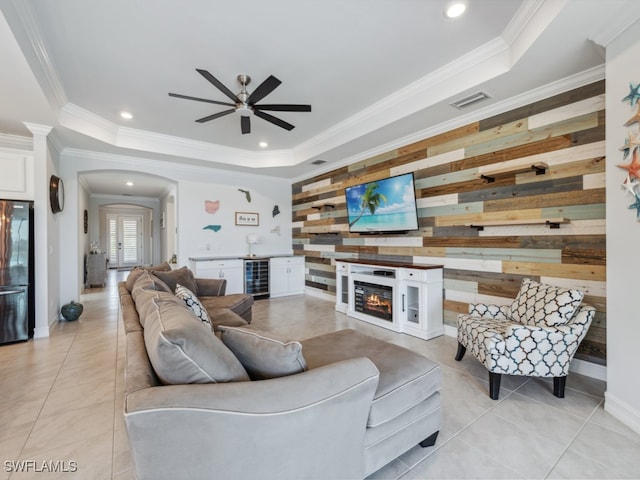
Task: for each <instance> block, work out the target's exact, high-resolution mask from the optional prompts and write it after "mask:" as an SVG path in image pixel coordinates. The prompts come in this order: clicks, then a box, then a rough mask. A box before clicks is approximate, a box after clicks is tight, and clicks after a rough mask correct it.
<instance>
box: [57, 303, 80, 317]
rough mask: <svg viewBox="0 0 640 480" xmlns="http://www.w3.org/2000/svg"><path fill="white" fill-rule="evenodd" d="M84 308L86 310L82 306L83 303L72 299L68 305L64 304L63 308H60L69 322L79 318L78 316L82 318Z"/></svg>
mask: <svg viewBox="0 0 640 480" xmlns="http://www.w3.org/2000/svg"><path fill="white" fill-rule="evenodd" d="M83 310H84V307H83V306H82V304H81V303H76V302H73V301H71V302H69V303H67V304H66V305H63V306H62V308H61V309H60V313H62V316H63V317H64V319H65V320H67V321H68V322H71V321H73V320H77V319H78V318H80V315H82V311H83Z"/></svg>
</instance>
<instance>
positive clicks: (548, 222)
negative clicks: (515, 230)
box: [465, 217, 571, 230]
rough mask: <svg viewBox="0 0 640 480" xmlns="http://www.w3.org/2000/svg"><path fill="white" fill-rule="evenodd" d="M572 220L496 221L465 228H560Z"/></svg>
mask: <svg viewBox="0 0 640 480" xmlns="http://www.w3.org/2000/svg"><path fill="white" fill-rule="evenodd" d="M570 222H571V220H569V219H568V218H564V217H558V218H528V219H520V220H495V221H487V222H474V223H467V224H466V225H465V226H467V227H471V228H475V229H476V230H484V227H503V226H507V225H548V226H549V228H560V225H561V224H562V223H570Z"/></svg>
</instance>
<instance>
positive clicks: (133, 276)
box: [125, 262, 171, 292]
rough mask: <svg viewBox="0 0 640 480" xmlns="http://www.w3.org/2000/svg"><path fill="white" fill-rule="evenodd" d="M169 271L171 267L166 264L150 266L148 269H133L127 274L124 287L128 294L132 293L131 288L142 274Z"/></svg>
mask: <svg viewBox="0 0 640 480" xmlns="http://www.w3.org/2000/svg"><path fill="white" fill-rule="evenodd" d="M169 270H171V265H169V264H168V263H167V262H162V263H161V264H159V265H151V266H150V267H133V269H132V270H131V271H130V272H129V275H128V276H127V279H126V280H125V286H126V287H127V290H129V292H132V291H133V286H134V284H135V283H136V280H137V279H138V277H139V276H140V275H142V273H143V272H150V271H169Z"/></svg>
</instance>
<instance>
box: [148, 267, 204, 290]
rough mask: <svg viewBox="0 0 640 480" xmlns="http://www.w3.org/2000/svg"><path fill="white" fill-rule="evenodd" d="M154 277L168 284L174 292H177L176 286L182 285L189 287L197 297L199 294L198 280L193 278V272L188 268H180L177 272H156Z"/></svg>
mask: <svg viewBox="0 0 640 480" xmlns="http://www.w3.org/2000/svg"><path fill="white" fill-rule="evenodd" d="M153 275H155V276H156V277H158V278H159V279H160V280H162V281H163V282H164V283H166V284H167V286H168V287H169V288H170V289H171V291H172V292H175V290H176V285H177V284H180V285H183V286H185V287H187V288H188V289H189V290H191V291H192V292H193V293H195V294H196V295H197V294H198V285H197V284H196V279H195V277H194V276H193V272H192V271H191V270H189V268H188V267H182V268H178V269H177V270H171V271H169V272H160V271H154V272H153Z"/></svg>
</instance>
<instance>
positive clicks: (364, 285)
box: [353, 280, 393, 322]
mask: <svg viewBox="0 0 640 480" xmlns="http://www.w3.org/2000/svg"><path fill="white" fill-rule="evenodd" d="M353 283H354V285H353V288H354V309H355V310H356V311H357V312H361V313H364V314H366V315H371V316H373V317H377V318H380V319H382V320H387V321H390V322H392V321H393V287H391V286H389V285H377V284H374V283H368V282H360V281H357V280H356V281H355V282H353Z"/></svg>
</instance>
